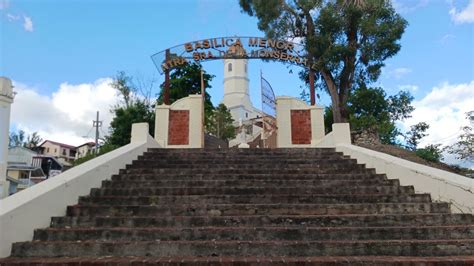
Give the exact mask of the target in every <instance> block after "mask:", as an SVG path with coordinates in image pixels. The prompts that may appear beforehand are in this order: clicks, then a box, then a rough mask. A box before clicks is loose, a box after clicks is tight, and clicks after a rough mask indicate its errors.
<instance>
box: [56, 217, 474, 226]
mask: <svg viewBox="0 0 474 266" xmlns="http://www.w3.org/2000/svg"><path fill="white" fill-rule="evenodd" d="M214 215H215V216H213V215H206V216H171V215H170V216H168V215H161V216H154V217H147V216H143V217H139V216H123V217H113V216H97V217H90V216H76V217H71V216H65V217H53V218H52V219H51V227H53V228H67V227H93V226H94V227H147V226H151V227H191V226H255V227H262V226H280V227H281V226H325V227H338V226H345V227H348V226H409V225H411V226H423V225H425V226H429V225H465V224H473V223H474V219H473V217H472V215H471V214H367V215H362V214H356V215H351V214H336V215H238V216H219V214H218V213H215V214H214Z"/></svg>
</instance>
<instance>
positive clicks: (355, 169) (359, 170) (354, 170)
mask: <svg viewBox="0 0 474 266" xmlns="http://www.w3.org/2000/svg"><path fill="white" fill-rule="evenodd" d="M147 173H150V174H166V173H168V174H174V175H180V174H188V175H189V174H193V175H194V174H244V175H255V174H267V175H271V174H286V175H293V176H297V175H300V174H338V173H347V174H375V170H374V169H370V168H364V167H363V166H362V165H350V166H347V165H346V166H341V167H333V168H330V169H329V168H327V169H315V168H312V167H310V168H295V169H281V168H272V169H263V168H258V167H257V168H252V169H245V168H238V169H232V168H218V169H214V168H211V167H208V168H196V169H193V168H183V169H180V168H153V167H150V168H127V169H122V170H120V171H119V174H147Z"/></svg>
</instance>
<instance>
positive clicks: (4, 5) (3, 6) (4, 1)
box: [0, 0, 10, 10]
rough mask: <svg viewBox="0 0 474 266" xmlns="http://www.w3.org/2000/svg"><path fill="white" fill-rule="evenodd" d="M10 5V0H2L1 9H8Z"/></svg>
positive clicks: (0, 1) (0, 2) (0, 0)
mask: <svg viewBox="0 0 474 266" xmlns="http://www.w3.org/2000/svg"><path fill="white" fill-rule="evenodd" d="M9 6H10V1H9V0H0V10H4V9H7V8H8V7H9Z"/></svg>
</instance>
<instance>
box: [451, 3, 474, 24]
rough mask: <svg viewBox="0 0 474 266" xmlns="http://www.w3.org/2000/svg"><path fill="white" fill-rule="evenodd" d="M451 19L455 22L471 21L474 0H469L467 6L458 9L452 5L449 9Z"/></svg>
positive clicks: (473, 14)
mask: <svg viewBox="0 0 474 266" xmlns="http://www.w3.org/2000/svg"><path fill="white" fill-rule="evenodd" d="M449 14H450V15H451V19H452V20H453V21H454V22H455V23H457V24H463V23H473V22H474V0H470V1H469V3H468V4H467V6H466V7H465V8H464V9H462V10H460V11H458V9H457V8H456V7H454V6H452V7H451V9H450V10H449Z"/></svg>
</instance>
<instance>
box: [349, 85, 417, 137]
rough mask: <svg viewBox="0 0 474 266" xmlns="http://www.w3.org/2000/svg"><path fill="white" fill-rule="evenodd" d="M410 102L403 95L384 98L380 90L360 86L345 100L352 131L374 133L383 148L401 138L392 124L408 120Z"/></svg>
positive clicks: (409, 96) (382, 91) (407, 94)
mask: <svg viewBox="0 0 474 266" xmlns="http://www.w3.org/2000/svg"><path fill="white" fill-rule="evenodd" d="M412 100H413V97H412V96H411V95H410V94H409V93H408V92H405V91H400V92H399V93H398V94H396V95H392V96H389V97H387V96H386V94H385V91H384V90H383V89H382V88H366V87H365V86H361V87H359V88H357V89H356V90H354V91H353V93H352V94H351V96H350V97H349V99H348V106H349V108H348V109H349V122H350V124H351V128H352V130H371V131H374V132H377V133H378V135H379V137H380V141H381V142H382V143H383V144H395V143H396V137H397V136H399V135H401V133H400V131H399V130H398V129H397V127H396V125H395V122H396V121H401V120H403V119H406V118H409V117H410V113H411V112H412V111H413V110H414V108H413V106H411V101H412Z"/></svg>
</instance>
